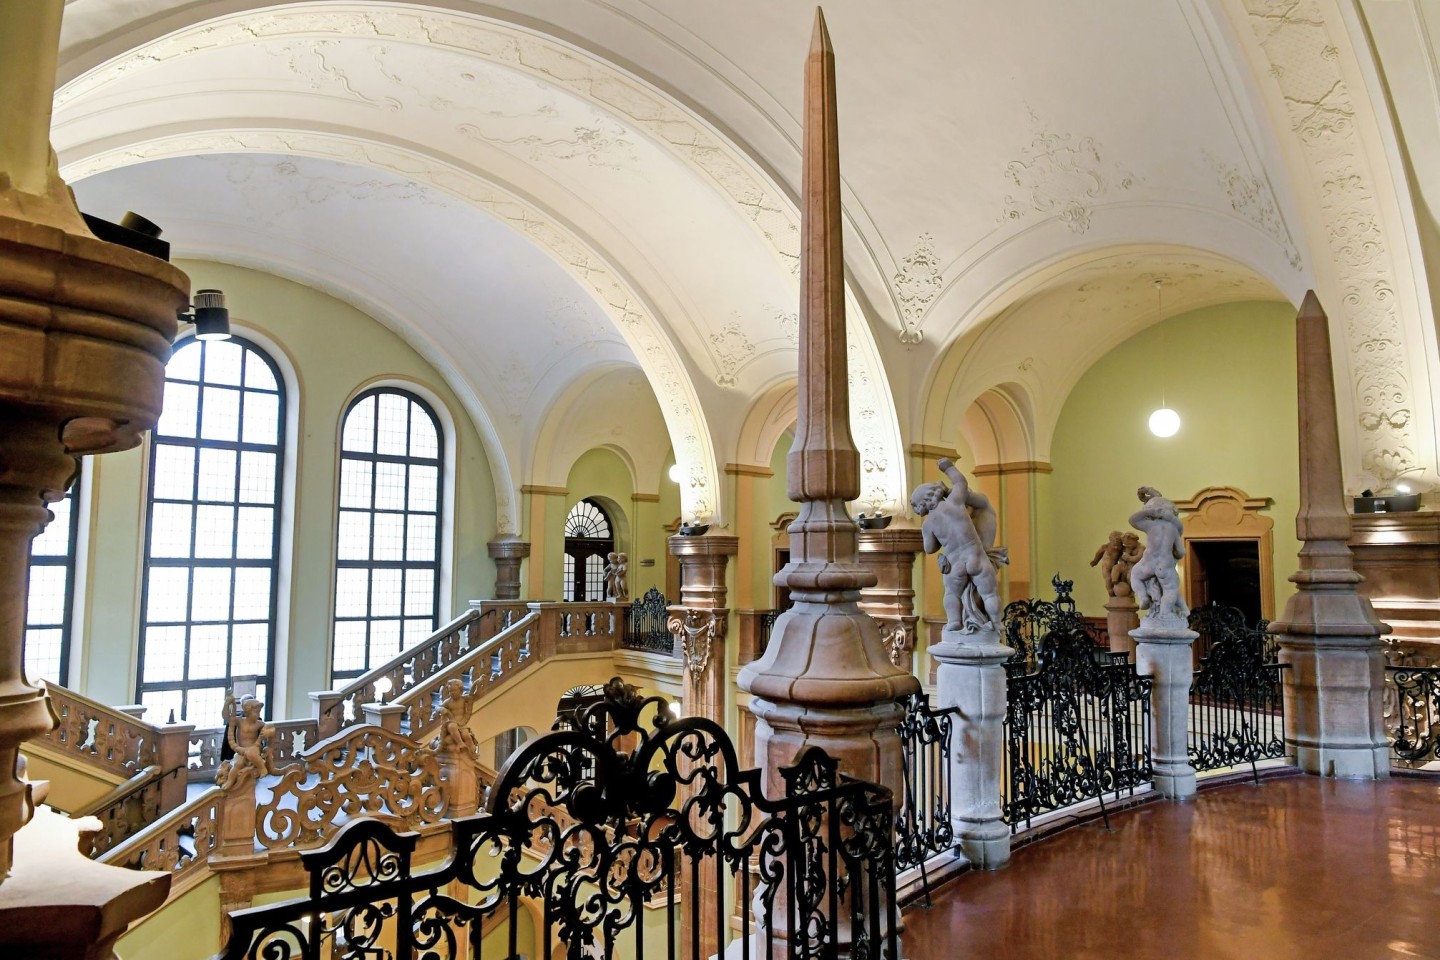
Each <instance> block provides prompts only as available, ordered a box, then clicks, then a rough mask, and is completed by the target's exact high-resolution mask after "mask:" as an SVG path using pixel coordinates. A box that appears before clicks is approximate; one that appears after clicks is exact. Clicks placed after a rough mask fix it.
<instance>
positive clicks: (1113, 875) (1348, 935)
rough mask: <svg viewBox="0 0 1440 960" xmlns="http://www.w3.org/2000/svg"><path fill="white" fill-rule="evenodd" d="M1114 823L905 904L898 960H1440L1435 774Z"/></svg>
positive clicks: (1070, 835)
mask: <svg viewBox="0 0 1440 960" xmlns="http://www.w3.org/2000/svg"><path fill="white" fill-rule="evenodd" d="M1111 824H1112V826H1113V828H1114V829H1113V832H1108V833H1107V832H1106V831H1105V829H1104V827H1103V826H1101V825H1099V824H1098V823H1097V824H1094V825H1088V824H1087V825H1084V826H1077V827H1074V828H1072V829H1069V830H1066V831H1064V832H1062V833H1060V834H1058V835H1056V836H1054V837H1051V838H1050V839H1048V840H1044V841H1041V842H1039V843H1036V844H1034V845H1032V846H1028V847H1023V848H1021V849H1019V850H1017V851H1016V852H1015V854H1014V857H1013V858H1012V860H1011V863H1010V866H1009V867H1007V868H1006V869H1004V870H1000V871H997V872H994V873H974V874H966V875H964V876H961V877H960V878H958V879H957V880H955V881H953V882H952V883H949V884H947V885H946V886H944V887H943V888H942V889H941V891H940V892H939V893H938V894H937V895H936V896H935V898H934V900H935V905H934V907H933V908H931V909H930V910H926V909H924V908H923V907H918V906H917V907H916V908H914V909H911V910H907V911H906V913H905V921H906V927H907V929H906V933H905V937H904V943H905V951H904V955H905V957H906V960H965V958H971V957H974V958H977V960H1007V958H1016V960H1019V958H1024V960H1049V958H1057V960H1058V958H1066V960H1085V958H1099V957H1105V958H1109V957H1126V958H1151V957H1153V958H1157V960H1159V958H1164V960H1191V958H1195V960H1200V958H1204V960H1328V958H1332V957H1333V958H1336V960H1369V958H1379V957H1386V958H1393V957H1428V958H1440V780H1437V779H1424V780H1422V779H1411V778H1405V779H1400V778H1396V779H1392V780H1389V781H1382V782H1378V783H1367V782H1355V781H1342V780H1322V779H1320V778H1318V777H1290V778H1285V779H1277V780H1269V781H1266V782H1264V783H1263V784H1262V785H1260V786H1258V787H1257V786H1253V785H1249V784H1237V785H1233V786H1226V787H1219V788H1216V789H1213V790H1208V791H1203V792H1202V793H1201V794H1200V796H1199V797H1198V798H1197V799H1196V800H1195V801H1194V802H1192V803H1183V804H1180V803H1169V802H1159V803H1152V804H1148V805H1145V806H1141V807H1138V808H1136V809H1133V810H1130V811H1128V812H1124V813H1121V814H1118V815H1116V816H1112V818H1111Z"/></svg>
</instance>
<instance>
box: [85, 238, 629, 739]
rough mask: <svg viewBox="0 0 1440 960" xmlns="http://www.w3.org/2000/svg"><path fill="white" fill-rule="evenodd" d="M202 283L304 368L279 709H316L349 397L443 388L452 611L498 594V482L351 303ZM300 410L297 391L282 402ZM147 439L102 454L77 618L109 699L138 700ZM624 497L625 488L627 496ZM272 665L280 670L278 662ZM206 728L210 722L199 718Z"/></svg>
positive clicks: (434, 381) (411, 356) (420, 372)
mask: <svg viewBox="0 0 1440 960" xmlns="http://www.w3.org/2000/svg"><path fill="white" fill-rule="evenodd" d="M180 266H181V267H182V268H183V269H184V270H185V271H186V272H187V273H189V274H190V277H191V282H192V284H193V285H194V287H195V288H196V289H199V288H201V287H219V288H221V289H223V290H224V291H225V293H226V297H227V299H228V301H229V305H230V309H231V317H232V320H233V322H234V323H235V325H236V327H237V329H240V332H242V333H243V329H254V330H258V331H259V332H260V333H261V334H264V335H265V336H266V337H268V339H270V340H272V341H275V342H277V343H278V344H280V345H281V346H282V347H283V348H284V352H285V354H286V356H285V357H277V358H276V359H277V362H279V363H282V364H284V363H285V362H286V360H288V362H289V365H290V366H291V367H292V368H293V369H294V370H295V371H296V376H297V379H298V382H299V388H300V395H299V407H298V414H299V417H298V423H299V429H298V437H297V439H298V464H297V468H298V474H297V477H296V479H295V481H294V483H295V486H294V495H295V522H294V527H293V532H294V541H293V555H294V557H295V558H296V562H295V563H294V565H293V569H292V573H291V584H290V598H291V600H290V616H289V654H288V664H287V665H288V669H289V675H290V683H289V687H288V690H289V693H288V697H287V702H286V703H285V704H284V705H280V704H277V705H275V707H274V708H272V710H271V711H270V712H271V715H272V716H276V717H280V716H303V715H307V714H308V713H309V712H310V703H309V692H310V691H311V690H320V689H325V688H326V687H328V686H329V650H330V618H331V611H332V606H331V596H332V591H333V586H334V585H333V561H334V554H335V542H334V538H335V490H336V485H337V483H338V480H337V473H338V470H339V466H338V455H337V452H336V448H337V439H338V436H339V424H340V416H341V414H342V413H343V411H344V408H345V405H346V403H347V401H348V400H349V399H350V398H351V397H353V396H354V395H355V394H356V393H357V392H358V391H359V390H360V389H362V388H363V387H365V386H366V385H367V384H369V383H370V382H372V381H374V380H377V379H381V378H394V379H396V380H410V381H418V382H419V383H421V384H423V385H424V386H426V387H428V388H429V390H430V391H432V392H433V393H434V394H436V395H437V396H438V397H439V398H440V399H441V401H442V402H443V404H444V406H445V408H446V409H447V410H448V412H449V415H450V420H451V422H452V423H453V424H454V425H455V433H456V437H455V440H456V444H455V451H456V456H455V462H454V477H455V500H454V516H453V518H452V520H451V523H450V524H447V526H449V527H450V529H451V530H452V531H453V537H454V539H453V564H452V568H451V574H452V576H451V593H450V597H451V601H450V609H449V610H445V609H442V611H441V614H442V621H443V620H444V619H446V618H447V617H448V616H449V615H451V614H452V613H453V611H455V610H459V609H463V608H464V607H465V606H466V604H467V603H468V601H470V600H472V599H476V598H481V597H489V596H492V595H493V592H494V585H495V567H494V564H493V562H492V561H491V560H490V559H489V556H488V554H487V552H486V546H485V544H486V542H487V541H488V540H490V539H492V538H493V537H494V535H495V488H494V484H493V482H492V479H491V474H490V466H489V462H488V460H487V459H486V456H485V453H484V450H483V449H482V447H481V443H480V438H479V436H478V434H477V433H476V431H475V428H474V427H473V426H472V425H471V421H470V419H469V417H468V415H467V414H466V411H465V409H464V408H463V407H462V406H461V404H460V402H459V400H458V399H457V398H456V396H455V395H454V393H453V392H452V391H451V390H450V389H449V388H448V387H447V386H446V385H445V384H444V382H443V380H442V379H441V377H440V375H439V374H438V373H436V372H435V370H434V368H432V367H431V366H430V365H429V364H428V363H426V362H425V360H423V359H422V358H421V357H420V356H419V355H418V354H417V353H415V351H414V350H412V349H410V347H408V346H407V345H406V344H405V342H404V341H403V340H401V339H400V337H398V336H396V335H395V334H394V333H392V332H390V331H389V330H388V329H386V328H385V327H383V326H382V325H381V324H380V323H378V322H377V321H375V320H374V319H372V318H370V317H368V316H366V315H365V314H363V313H361V312H360V311H358V310H356V309H355V308H354V307H351V306H349V305H347V304H344V303H341V302H340V301H339V300H336V299H334V298H333V297H330V296H327V295H325V294H323V293H320V292H319V291H317V290H313V289H311V288H309V287H305V286H302V285H300V284H298V283H292V282H290V281H288V280H282V279H280V278H278V277H274V276H271V275H269V274H264V273H259V272H256V271H254V270H247V269H244V268H241V267H235V266H229V265H226V264H219V263H210V262H202V261H185V262H181V263H180ZM288 402H289V403H292V404H293V403H295V402H296V398H295V397H293V396H292V397H289V398H288ZM147 460H148V445H147V447H142V448H141V449H137V450H131V451H127V452H125V453H120V454H110V455H107V456H104V457H97V458H95V464H94V470H95V483H94V487H93V489H94V496H95V509H94V510H93V511H92V525H91V532H90V536H91V540H90V544H91V554H90V559H89V563H90V568H89V569H90V577H89V587H88V596H87V601H86V611H87V612H86V614H85V616H84V617H83V618H82V641H81V643H82V646H81V649H82V651H83V654H82V656H83V657H84V661H83V664H82V673H81V690H82V691H83V692H84V693H86V694H87V695H88V696H91V697H94V698H95V699H98V700H100V701H102V702H105V703H131V702H133V701H134V700H135V682H136V672H137V661H136V646H137V643H138V626H137V620H138V614H139V609H138V608H139V598H140V584H139V576H138V570H139V567H140V564H141V559H142V556H143V544H142V531H143V516H144V497H145V479H144V471H145V468H146V463H147ZM627 496H628V494H627ZM277 666H278V665H277ZM202 725H204V724H203V722H202Z"/></svg>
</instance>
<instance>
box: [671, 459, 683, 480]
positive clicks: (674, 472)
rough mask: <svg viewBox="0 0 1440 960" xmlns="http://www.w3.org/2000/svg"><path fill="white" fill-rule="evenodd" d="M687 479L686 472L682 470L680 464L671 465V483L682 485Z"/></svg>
mask: <svg viewBox="0 0 1440 960" xmlns="http://www.w3.org/2000/svg"><path fill="white" fill-rule="evenodd" d="M684 479H685V471H684V470H681V469H680V464H678V463H672V464H670V482H671V483H680V482H681V481H683V480H684Z"/></svg>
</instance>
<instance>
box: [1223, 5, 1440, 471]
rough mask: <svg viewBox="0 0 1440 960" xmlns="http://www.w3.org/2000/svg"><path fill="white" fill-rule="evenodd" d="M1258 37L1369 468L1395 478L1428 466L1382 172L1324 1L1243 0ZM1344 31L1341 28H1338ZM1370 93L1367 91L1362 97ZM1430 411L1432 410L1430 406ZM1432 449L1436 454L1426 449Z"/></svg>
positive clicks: (1362, 464) (1414, 352)
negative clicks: (1304, 182)
mask: <svg viewBox="0 0 1440 960" xmlns="http://www.w3.org/2000/svg"><path fill="white" fill-rule="evenodd" d="M1241 3H1242V6H1243V9H1244V13H1245V17H1246V19H1247V20H1248V23H1249V26H1250V29H1251V34H1252V36H1253V39H1254V42H1255V43H1256V45H1257V46H1258V47H1259V50H1260V51H1261V52H1262V54H1263V56H1264V58H1265V61H1266V62H1267V63H1268V64H1269V70H1268V74H1269V77H1270V80H1271V81H1272V82H1273V83H1274V85H1275V88H1276V89H1277V90H1278V92H1279V94H1280V96H1281V98H1283V101H1284V105H1285V109H1286V112H1287V114H1288V117H1289V122H1290V129H1291V132H1292V133H1293V134H1294V136H1295V139H1296V142H1297V143H1298V146H1299V149H1300V151H1301V152H1302V153H1303V154H1304V157H1305V161H1306V162H1305V164H1304V168H1305V170H1306V171H1307V173H1308V175H1309V177H1310V178H1311V186H1312V188H1313V191H1314V196H1315V199H1316V202H1317V203H1318V205H1319V210H1320V216H1321V219H1322V221H1323V223H1324V231H1325V239H1326V243H1327V246H1328V248H1329V251H1330V259H1331V261H1332V263H1333V266H1334V269H1335V271H1336V275H1337V279H1338V284H1339V290H1338V293H1339V295H1340V302H1339V303H1330V304H1327V309H1328V310H1330V312H1331V316H1338V317H1339V318H1340V319H1341V322H1342V324H1343V329H1344V333H1345V346H1346V360H1347V365H1348V367H1349V374H1350V379H1351V381H1352V382H1353V384H1354V387H1353V404H1351V405H1350V406H1351V415H1352V416H1354V418H1355V421H1354V422H1355V423H1356V425H1357V426H1358V428H1359V429H1358V441H1359V446H1360V464H1359V466H1360V469H1361V471H1362V472H1363V473H1365V474H1367V475H1369V476H1371V477H1374V478H1376V479H1378V480H1380V481H1382V482H1385V483H1389V482H1392V481H1394V480H1395V479H1396V478H1397V477H1400V476H1402V475H1404V474H1409V473H1413V472H1417V471H1420V470H1423V469H1425V468H1426V466H1427V464H1426V463H1424V462H1422V460H1421V445H1420V443H1419V438H1418V436H1417V432H1416V424H1415V416H1416V414H1417V412H1418V408H1419V407H1420V406H1422V405H1423V404H1417V398H1416V395H1415V388H1414V383H1415V379H1414V376H1415V372H1414V370H1413V369H1412V361H1411V355H1414V356H1422V355H1423V353H1422V351H1421V350H1420V349H1418V348H1416V349H1410V350H1407V349H1406V342H1407V336H1406V334H1407V331H1406V329H1405V324H1404V322H1403V321H1402V319H1401V317H1400V315H1399V313H1398V311H1397V306H1396V294H1395V287H1396V279H1395V278H1396V265H1395V263H1394V256H1395V254H1394V252H1393V251H1392V250H1391V249H1390V246H1389V243H1388V242H1387V237H1386V233H1385V229H1384V227H1382V224H1384V223H1385V219H1384V214H1383V211H1382V209H1381V205H1380V202H1379V200H1378V199H1377V195H1376V194H1377V191H1376V183H1375V177H1376V174H1375V172H1374V171H1373V170H1372V169H1371V166H1370V163H1369V160H1368V157H1367V156H1366V147H1365V144H1364V142H1363V141H1362V138H1361V136H1360V132H1359V131H1358V130H1357V129H1356V123H1357V120H1356V104H1355V98H1354V95H1353V94H1352V93H1351V91H1350V85H1349V82H1348V80H1347V79H1346V76H1345V73H1344V70H1343V69H1342V67H1341V64H1340V51H1339V48H1338V44H1339V43H1345V42H1348V41H1345V40H1343V39H1342V40H1339V41H1337V39H1336V38H1335V37H1334V36H1333V35H1332V33H1331V29H1332V28H1331V26H1330V25H1329V24H1327V23H1326V19H1325V15H1324V13H1323V12H1322V10H1321V7H1320V5H1319V4H1318V3H1317V2H1315V0H1285V2H1283V3H1281V2H1276V0H1241ZM1335 29H1336V30H1339V31H1340V32H1341V36H1342V37H1343V36H1344V33H1343V30H1344V28H1343V27H1342V26H1337V27H1336V28H1335ZM1361 96H1362V97H1364V96H1365V94H1364V93H1362V94H1361ZM1427 412H1428V411H1427ZM1426 452H1427V453H1428V452H1429V451H1426Z"/></svg>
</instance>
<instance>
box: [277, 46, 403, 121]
mask: <svg viewBox="0 0 1440 960" xmlns="http://www.w3.org/2000/svg"><path fill="white" fill-rule="evenodd" d="M338 45H339V41H336V40H317V39H309V40H295V41H290V42H287V43H282V44H279V45H278V46H269V47H266V48H265V52H266V53H268V54H269V55H270V56H272V57H279V58H280V59H282V60H284V61H285V66H286V68H287V69H288V70H289V71H290V72H291V73H292V74H294V75H295V76H296V77H298V78H300V79H301V80H303V81H305V83H306V84H308V85H309V87H310V88H311V89H312V90H323V91H325V92H327V93H331V94H334V95H337V96H341V97H344V98H346V99H348V100H354V101H356V102H358V103H366V104H369V105H370V106H373V107H379V108H380V109H382V110H386V111H388V112H390V113H398V112H399V111H400V110H403V109H404V107H405V104H404V103H402V102H401V101H400V100H399V98H397V97H393V96H389V95H388V94H380V95H372V94H368V93H365V92H364V91H363V90H360V89H359V87H358V86H357V85H356V83H355V82H354V81H352V80H351V78H350V74H349V73H348V72H347V71H346V70H345V69H343V68H342V67H340V66H338V65H337V64H336V63H334V62H333V57H332V54H333V53H334V51H335V50H336V48H337V47H338Z"/></svg>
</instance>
